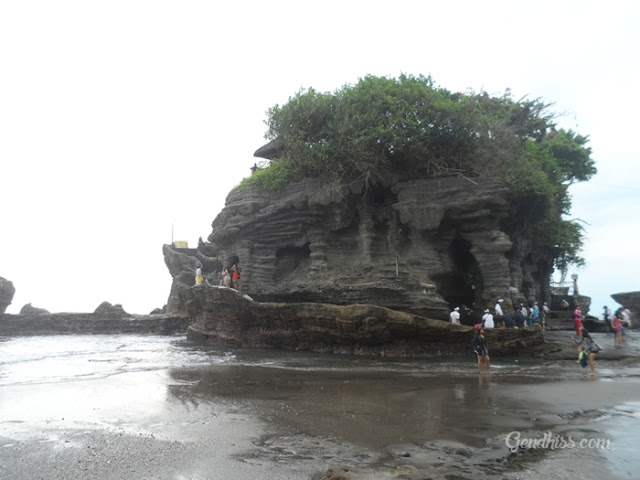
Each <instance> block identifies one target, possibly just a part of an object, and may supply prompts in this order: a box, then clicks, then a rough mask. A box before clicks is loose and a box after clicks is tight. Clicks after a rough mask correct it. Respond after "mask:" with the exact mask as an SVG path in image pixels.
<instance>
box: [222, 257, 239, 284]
mask: <svg viewBox="0 0 640 480" xmlns="http://www.w3.org/2000/svg"><path fill="white" fill-rule="evenodd" d="M221 276H222V280H221V285H222V286H223V287H228V288H233V289H235V290H237V291H240V290H241V289H242V282H241V281H240V277H241V276H242V275H241V273H240V269H239V268H238V264H236V263H234V264H233V265H231V268H228V267H225V268H224V269H223V270H222V273H221Z"/></svg>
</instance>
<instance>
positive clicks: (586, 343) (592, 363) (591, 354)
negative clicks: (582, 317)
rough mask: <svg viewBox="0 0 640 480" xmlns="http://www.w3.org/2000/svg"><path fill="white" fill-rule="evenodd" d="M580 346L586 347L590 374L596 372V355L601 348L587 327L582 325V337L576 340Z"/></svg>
mask: <svg viewBox="0 0 640 480" xmlns="http://www.w3.org/2000/svg"><path fill="white" fill-rule="evenodd" d="M576 342H577V343H578V347H582V348H584V351H585V352H587V359H588V361H589V375H595V374H596V355H597V354H598V352H599V351H600V350H601V348H600V347H599V346H598V344H597V343H596V342H594V341H593V338H591V335H589V332H587V329H586V328H584V327H582V328H581V329H580V339H579V340H576Z"/></svg>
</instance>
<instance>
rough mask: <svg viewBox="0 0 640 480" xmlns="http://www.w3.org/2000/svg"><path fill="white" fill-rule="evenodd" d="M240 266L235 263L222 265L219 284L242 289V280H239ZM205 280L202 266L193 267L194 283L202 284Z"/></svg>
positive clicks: (238, 289)
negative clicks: (227, 265)
mask: <svg viewBox="0 0 640 480" xmlns="http://www.w3.org/2000/svg"><path fill="white" fill-rule="evenodd" d="M241 276H242V274H241V273H240V268H239V267H238V264H237V263H234V264H233V265H231V267H224V269H223V270H222V272H221V273H220V277H221V279H220V286H221V287H228V288H233V289H235V290H237V291H240V290H241V289H242V282H241V281H240V277H241ZM204 282H205V278H204V274H203V273H202V267H201V266H197V267H196V269H195V285H196V286H198V285H202V284H203V283H204Z"/></svg>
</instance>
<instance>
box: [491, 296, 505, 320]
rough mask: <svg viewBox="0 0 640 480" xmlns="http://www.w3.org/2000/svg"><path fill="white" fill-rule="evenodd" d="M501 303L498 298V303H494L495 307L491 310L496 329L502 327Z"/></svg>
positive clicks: (501, 300)
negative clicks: (493, 313) (493, 314)
mask: <svg viewBox="0 0 640 480" xmlns="http://www.w3.org/2000/svg"><path fill="white" fill-rule="evenodd" d="M502 302H504V300H503V299H502V298H500V299H499V300H498V303H496V306H495V307H494V308H493V310H494V311H495V321H496V325H498V327H504V325H503V321H502V316H503V313H502V306H501V305H500V304H501V303H502Z"/></svg>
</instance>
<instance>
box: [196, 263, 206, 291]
mask: <svg viewBox="0 0 640 480" xmlns="http://www.w3.org/2000/svg"><path fill="white" fill-rule="evenodd" d="M202 282H204V276H203V275H202V267H197V268H196V286H197V285H202Z"/></svg>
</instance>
